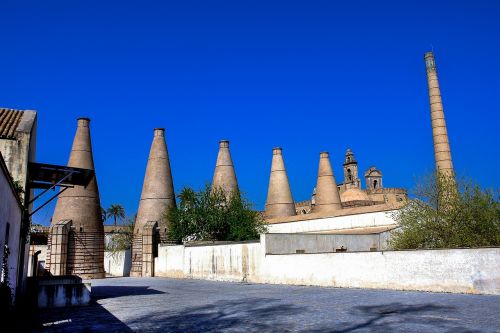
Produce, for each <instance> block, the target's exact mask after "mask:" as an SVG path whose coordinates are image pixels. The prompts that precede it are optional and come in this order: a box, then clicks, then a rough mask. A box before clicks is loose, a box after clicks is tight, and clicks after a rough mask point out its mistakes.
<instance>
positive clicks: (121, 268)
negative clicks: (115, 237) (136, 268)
mask: <svg viewBox="0 0 500 333" xmlns="http://www.w3.org/2000/svg"><path fill="white" fill-rule="evenodd" d="M131 267H132V251H131V250H130V249H129V250H124V251H118V252H114V253H113V252H108V251H106V252H104V270H105V271H106V274H108V275H112V276H129V275H130V268H131Z"/></svg>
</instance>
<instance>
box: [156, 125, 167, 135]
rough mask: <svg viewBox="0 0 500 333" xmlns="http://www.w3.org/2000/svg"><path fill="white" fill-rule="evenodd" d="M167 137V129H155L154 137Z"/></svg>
mask: <svg viewBox="0 0 500 333" xmlns="http://www.w3.org/2000/svg"><path fill="white" fill-rule="evenodd" d="M164 135H165V129H164V128H159V127H157V128H155V129H154V136H164Z"/></svg>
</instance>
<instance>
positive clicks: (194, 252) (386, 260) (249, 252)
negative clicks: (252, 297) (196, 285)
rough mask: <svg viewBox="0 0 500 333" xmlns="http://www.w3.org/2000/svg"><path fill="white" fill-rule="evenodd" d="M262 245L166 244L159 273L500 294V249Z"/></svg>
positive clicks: (158, 262)
mask: <svg viewBox="0 0 500 333" xmlns="http://www.w3.org/2000/svg"><path fill="white" fill-rule="evenodd" d="M264 242H265V236H263V237H262V238H261V243H247V244H230V245H215V246H199V247H184V246H160V248H159V255H158V258H156V261H155V275H156V276H165V277H174V278H195V279H208V280H218V281H248V282H254V283H273V284H297V285H317V286H328V287H344V288H384V289H398V290H424V291H433V292H455V293H478V294H500V248H484V249H451V250H421V251H384V252H352V253H349V252H347V253H325V254H287V255H265V253H264V248H265V246H264Z"/></svg>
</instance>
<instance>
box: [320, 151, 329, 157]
mask: <svg viewBox="0 0 500 333" xmlns="http://www.w3.org/2000/svg"><path fill="white" fill-rule="evenodd" d="M329 155H330V154H329V153H328V152H327V151H322V152H321V153H319V157H320V158H328V156H329Z"/></svg>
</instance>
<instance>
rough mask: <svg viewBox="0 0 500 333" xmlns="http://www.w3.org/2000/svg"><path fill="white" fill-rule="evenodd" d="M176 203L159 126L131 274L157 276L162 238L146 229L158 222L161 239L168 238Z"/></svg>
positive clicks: (136, 228)
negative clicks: (157, 252)
mask: <svg viewBox="0 0 500 333" xmlns="http://www.w3.org/2000/svg"><path fill="white" fill-rule="evenodd" d="M175 205H176V204H175V192H174V182H173V180H172V171H171V168H170V160H169V157H168V149H167V144H166V142H165V130H164V129H163V128H156V129H155V130H154V135H153V143H152V144H151V149H150V151H149V158H148V164H147V167H146V174H145V176H144V183H143V185H142V194H141V200H140V201H139V209H138V211H137V217H136V219H135V226H134V238H133V244H132V268H131V272H130V274H131V276H153V275H154V263H153V262H152V261H153V260H154V258H153V257H152V256H151V253H152V251H154V250H153V249H154V247H155V246H157V240H158V239H157V238H156V236H155V230H151V229H150V228H151V226H148V227H147V228H146V225H147V224H151V223H157V225H158V227H159V233H158V234H159V236H160V238H161V239H162V240H167V234H168V221H166V220H165V212H166V211H167V209H168V208H170V207H175ZM155 239H156V241H155Z"/></svg>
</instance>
